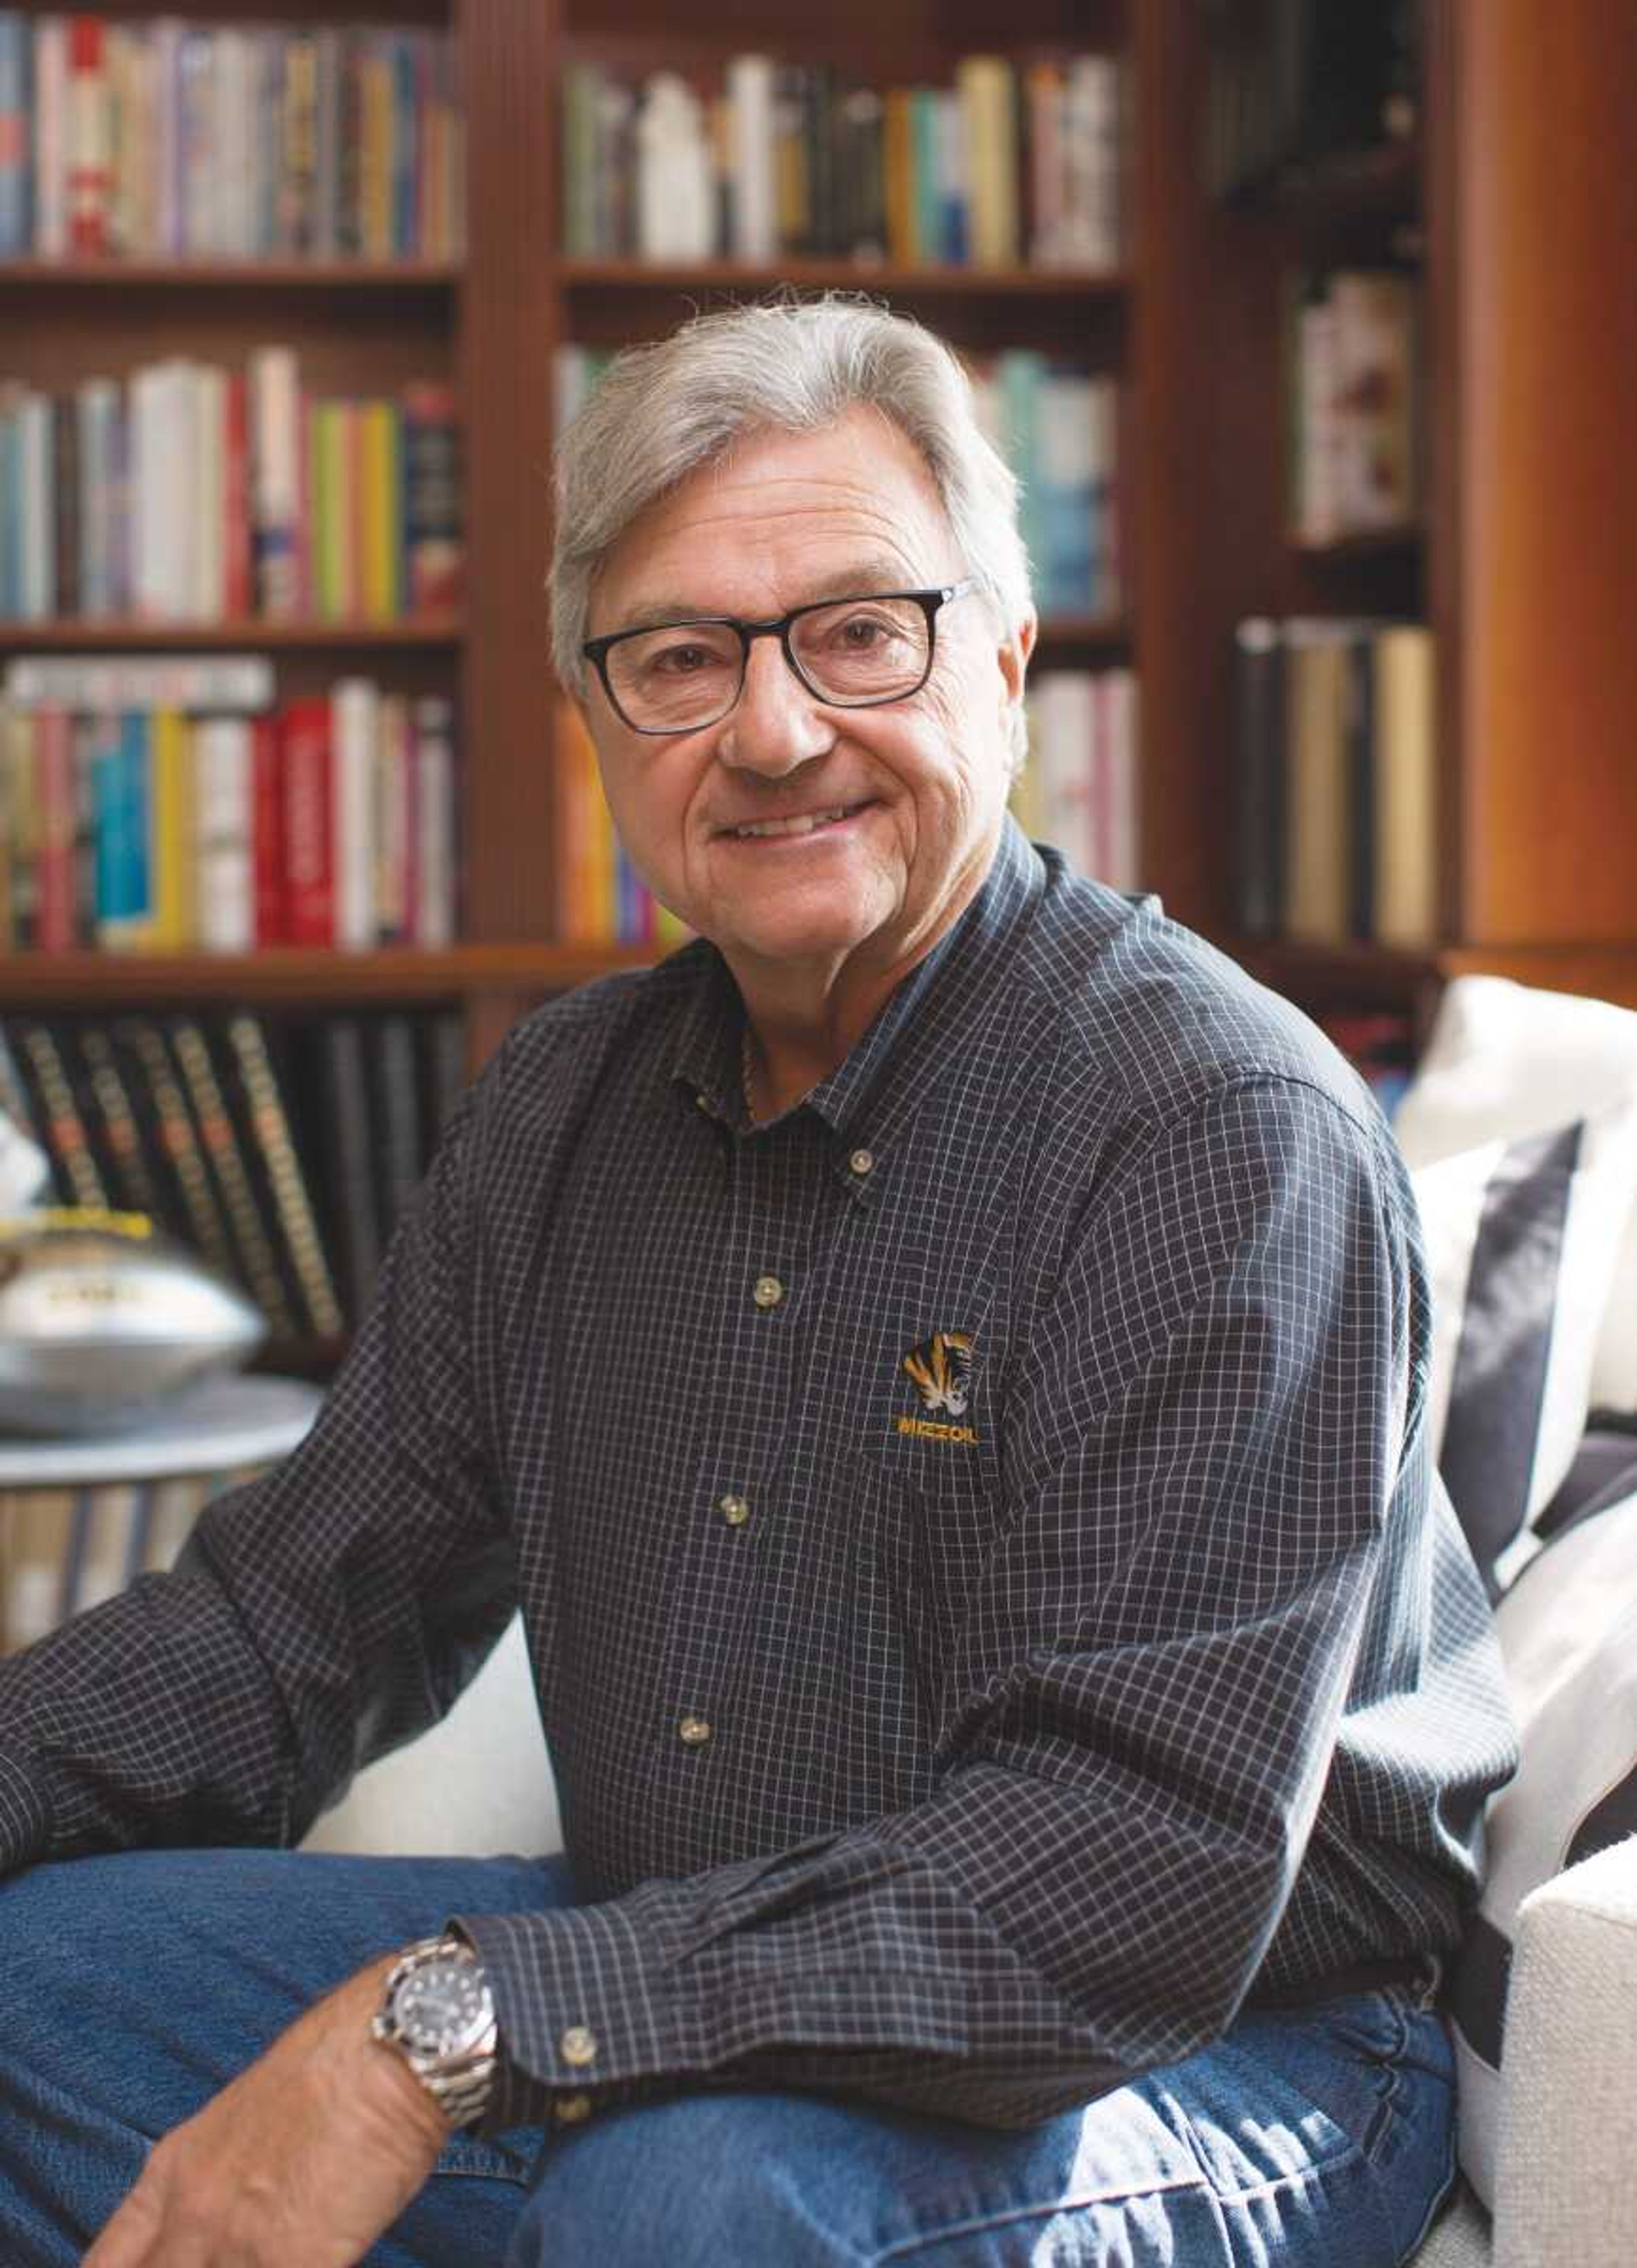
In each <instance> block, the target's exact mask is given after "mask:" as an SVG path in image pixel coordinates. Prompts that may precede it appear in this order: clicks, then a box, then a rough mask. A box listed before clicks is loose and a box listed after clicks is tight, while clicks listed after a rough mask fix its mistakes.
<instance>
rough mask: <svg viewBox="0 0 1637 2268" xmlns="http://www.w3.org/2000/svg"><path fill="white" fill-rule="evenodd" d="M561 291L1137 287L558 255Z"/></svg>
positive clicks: (897, 294)
mask: <svg viewBox="0 0 1637 2268" xmlns="http://www.w3.org/2000/svg"><path fill="white" fill-rule="evenodd" d="M557 276H558V279H559V281H560V282H561V284H562V285H563V287H564V290H565V291H570V292H572V293H576V294H579V295H581V296H590V295H591V294H593V293H595V292H600V291H620V292H630V291H651V292H653V293H655V294H660V293H674V292H676V291H689V292H699V291H715V292H726V293H736V294H739V295H741V296H743V297H746V298H755V297H756V295H758V294H759V293H761V292H763V291H777V290H778V286H779V285H780V284H797V285H799V286H800V287H801V288H803V289H805V290H835V291H871V292H877V293H879V294H881V296H882V297H883V298H895V299H896V298H933V297H940V296H943V297H949V298H967V297H978V298H986V299H999V300H1030V299H1072V300H1074V301H1076V302H1080V301H1083V300H1088V299H1090V300H1102V301H1110V300H1117V299H1122V298H1125V297H1126V296H1127V295H1128V294H1129V293H1130V292H1131V291H1132V290H1133V289H1134V288H1135V281H1136V279H1135V277H1134V276H1133V274H1132V271H1131V270H1130V269H1124V268H1118V269H1100V270H1096V271H1092V270H1088V269H1070V268H956V267H939V266H936V265H934V264H933V263H931V262H928V263H927V264H925V266H916V267H910V268H906V267H901V266H896V265H895V266H886V265H874V266H872V265H868V264H866V263H865V262H863V261H847V260H785V261H780V262H779V264H778V266H777V267H773V268H762V267H748V266H746V265H745V264H744V263H743V262H742V261H732V260H705V261H691V262H689V264H688V265H686V266H681V267H674V266H670V265H668V264H660V263H659V262H656V261H645V260H564V261H559V262H558V263H557Z"/></svg>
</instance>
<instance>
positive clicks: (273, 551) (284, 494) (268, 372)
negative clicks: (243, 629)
mask: <svg viewBox="0 0 1637 2268" xmlns="http://www.w3.org/2000/svg"><path fill="white" fill-rule="evenodd" d="M248 394H249V414H248V424H249V438H250V484H251V485H250V495H251V512H250V520H251V531H252V540H253V542H254V553H255V566H256V589H255V596H256V600H257V603H258V605H259V606H260V608H261V610H262V613H263V614H265V615H269V616H272V617H274V618H278V617H280V616H284V617H288V616H289V615H293V614H294V613H295V612H296V611H297V605H298V600H299V582H298V575H297V568H298V559H297V551H296V534H297V528H298V524H299V519H300V506H301V438H300V417H301V389H300V383H299V376H298V372H297V366H296V356H295V350H294V349H293V348H292V347H258V348H257V349H256V350H254V353H253V354H252V355H251V357H250V361H249V387H248Z"/></svg>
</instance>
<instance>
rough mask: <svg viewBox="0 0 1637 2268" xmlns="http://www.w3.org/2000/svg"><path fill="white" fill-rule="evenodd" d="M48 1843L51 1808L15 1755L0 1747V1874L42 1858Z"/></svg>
mask: <svg viewBox="0 0 1637 2268" xmlns="http://www.w3.org/2000/svg"><path fill="white" fill-rule="evenodd" d="M50 1844H51V1812H50V1808H49V1806H48V1804H47V1802H46V1800H45V1797H44V1796H43V1795H42V1794H41V1792H40V1789H39V1786H37V1784H36V1783H35V1781H34V1780H33V1778H32V1777H31V1775H30V1774H29V1773H28V1771H26V1769H25V1767H24V1766H23V1765H22V1764H19V1763H18V1760H17V1758H16V1757H15V1756H12V1755H11V1753H10V1752H9V1751H8V1750H7V1749H0V1874H15V1873H16V1871H17V1869H18V1867H26V1866H30V1865H32V1864H33V1861H34V1860H35V1859H42V1858H44V1856H45V1854H46V1852H47V1851H48V1849H49V1848H50Z"/></svg>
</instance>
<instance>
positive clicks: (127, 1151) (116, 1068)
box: [75, 1024, 161, 1220]
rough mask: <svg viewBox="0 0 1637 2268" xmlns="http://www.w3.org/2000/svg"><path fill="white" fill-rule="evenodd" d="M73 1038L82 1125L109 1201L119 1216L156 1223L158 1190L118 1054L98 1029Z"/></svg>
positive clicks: (89, 1028)
mask: <svg viewBox="0 0 1637 2268" xmlns="http://www.w3.org/2000/svg"><path fill="white" fill-rule="evenodd" d="M75 1038H76V1042H77V1046H78V1049H79V1056H80V1061H81V1063H82V1064H83V1066H84V1068H85V1079H86V1086H87V1091H88V1094H89V1096H90V1105H89V1107H88V1108H87V1110H86V1113H85V1117H86V1123H87V1125H88V1126H92V1125H94V1127H95V1130H96V1134H97V1138H98V1145H99V1147H100V1151H101V1153H102V1155H103V1157H104V1158H105V1159H106V1160H107V1182H108V1187H109V1189H111V1190H112V1192H113V1194H114V1201H115V1203H116V1204H117V1205H118V1207H119V1209H120V1210H121V1211H125V1212H137V1213H145V1214H146V1215H147V1216H148V1217H149V1218H150V1219H154V1220H158V1219H160V1218H161V1206H160V1198H159V1188H158V1184H157V1182H156V1181H155V1177H154V1170H153V1167H152V1165H151V1161H150V1160H149V1157H148V1153H147V1151H146V1149H145V1147H144V1143H143V1138H142V1130H141V1127H140V1125H139V1124H138V1123H137V1118H136V1111H135V1110H134V1108H132V1104H131V1098H130V1093H129V1088H128V1086H127V1084H126V1077H125V1071H124V1067H123V1064H122V1061H121V1057H120V1054H119V1051H118V1050H117V1049H115V1047H114V1043H113V1042H112V1040H111V1039H110V1038H109V1036H108V1035H107V1032H106V1031H105V1030H104V1029H103V1028H102V1027H101V1026H100V1025H97V1024H84V1025H82V1026H80V1027H79V1028H78V1030H77V1033H76V1035H75Z"/></svg>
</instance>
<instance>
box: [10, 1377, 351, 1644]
mask: <svg viewBox="0 0 1637 2268" xmlns="http://www.w3.org/2000/svg"><path fill="white" fill-rule="evenodd" d="M323 1399H324V1396H323V1395H322V1393H321V1391H320V1389H319V1388H317V1387H315V1386H309V1385H307V1384H306V1383H305V1382H304V1381H302V1380H300V1379H295V1378H254V1377H253V1378H240V1377H232V1378H211V1379H206V1380H205V1381H203V1383H202V1384H200V1385H198V1386H195V1387H190V1388H188V1389H187V1391H186V1392H184V1393H181V1394H179V1395H173V1396H172V1397H171V1398H169V1399H168V1400H166V1402H164V1403H161V1404H159V1407H158V1408H157V1409H156V1410H154V1412H153V1414H152V1415H151V1417H149V1418H144V1419H143V1420H142V1421H141V1422H140V1423H139V1424H137V1425H130V1426H127V1427H126V1428H125V1429H124V1430H123V1431H122V1432H118V1433H88V1434H74V1435H56V1436H53V1437H50V1438H47V1437H46V1436H44V1435H39V1436H36V1435H31V1434H23V1433H11V1434H5V1435H0V1493H4V1491H7V1490H12V1489H68V1490H72V1491H73V1492H74V1510H73V1515H72V1518H71V1521H70V1528H69V1534H68V1536H67V1539H66V1543H65V1548H64V1550H63V1570H62V1582H61V1586H60V1590H59V1596H58V1602H57V1604H58V1618H59V1620H62V1621H66V1620H67V1618H68V1616H70V1615H71V1614H72V1613H73V1612H74V1610H75V1609H76V1607H77V1605H78V1603H79V1600H78V1591H79V1583H80V1574H81V1571H82V1569H83V1567H84V1565H85V1548H86V1540H87V1537H88V1535H89V1533H90V1526H91V1519H92V1491H95V1490H97V1489H100V1488H107V1487H115V1486H128V1487H130V1488H133V1489H134V1490H135V1491H136V1506H135V1510H134V1513H133V1517H132V1520H131V1523H130V1531H129V1542H128V1543H127V1547H126V1555H125V1580H126V1581H127V1582H131V1581H134V1580H135V1579H136V1576H137V1575H139V1574H140V1573H141V1572H142V1569H143V1565H144V1560H145V1559H146V1557H147V1552H148V1543H149V1537H150V1533H151V1526H152V1519H153V1491H154V1489H155V1488H156V1487H157V1486H158V1485H159V1483H160V1482H162V1481H173V1480H183V1479H186V1478H188V1476H190V1475H197V1474H206V1473H226V1472H232V1471H234V1470H235V1469H238V1468H239V1467H240V1466H246V1465H263V1464H272V1463H275V1462H277V1459H279V1458H280V1457H283V1456H287V1455H288V1454H289V1453H290V1451H291V1449H293V1448H294V1447H296V1444H297V1443H298V1442H299V1440H301V1439H302V1438H303V1436H304V1435H305V1434H306V1432H307V1430H308V1428H309V1427H310V1426H311V1425H312V1423H313V1419H314V1418H316V1417H317V1415H318V1412H319V1409H320V1406H321V1403H322V1402H323Z"/></svg>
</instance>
